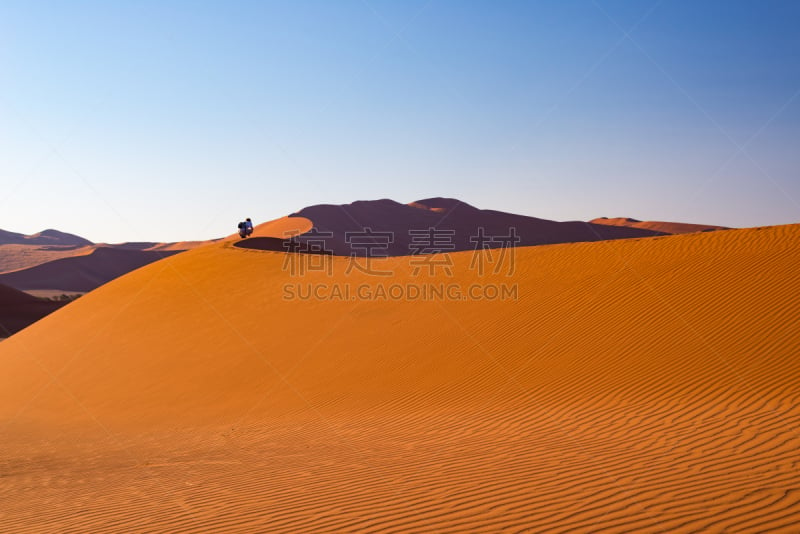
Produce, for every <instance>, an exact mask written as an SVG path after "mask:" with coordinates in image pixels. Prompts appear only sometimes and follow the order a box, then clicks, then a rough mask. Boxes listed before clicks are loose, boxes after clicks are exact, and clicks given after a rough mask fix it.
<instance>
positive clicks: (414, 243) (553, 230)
mask: <svg viewBox="0 0 800 534" xmlns="http://www.w3.org/2000/svg"><path fill="white" fill-rule="evenodd" d="M295 215H296V216H301V217H306V218H308V219H310V220H311V221H313V223H314V230H315V232H314V234H307V235H304V236H300V238H299V240H300V241H301V242H303V243H306V242H309V241H313V242H324V245H325V247H326V248H327V249H328V250H329V251H330V252H331V253H333V254H336V255H340V256H351V255H356V256H370V255H371V256H387V255H388V256H399V255H408V254H427V253H431V252H436V251H437V250H438V251H445V252H446V251H462V250H474V249H475V248H476V242H475V241H474V239H481V238H480V237H479V236H480V234H479V232H481V228H482V229H483V230H482V232H483V236H484V237H483V240H482V244H481V245H478V248H483V246H486V247H498V246H501V244H500V242H501V241H502V239H503V238H504V237H505V236H508V237H511V236H512V235H513V234H512V233H511V232H512V231H511V229H512V228H513V229H514V232H515V234H516V236H517V237H518V240H517V241H516V244H517V245H519V246H527V245H543V244H553V243H574V242H582V241H599V240H606V239H625V238H632V237H649V236H654V235H661V234H660V233H659V232H655V231H652V230H646V229H641V228H627V227H622V226H610V225H599V224H592V223H586V222H582V221H567V222H556V221H549V220H546V219H538V218H535V217H527V216H524V215H515V214H512V213H504V212H501V211H494V210H481V209H478V208H475V207H473V206H470V205H469V204H467V203H465V202H461V201H459V200H456V199H452V198H430V199H424V200H418V201H416V202H412V203H410V204H401V203H399V202H395V201H393V200H389V199H382V200H369V201H358V202H353V203H351V204H345V205H331V204H321V205H317V206H310V207H307V208H304V209H302V210H300V211H298V212H297V213H296V214H295ZM429 228H435V229H436V232H434V234H433V235H432V237H429V236H428V235H427V234H426V231H427V230H428V229H429ZM366 229H369V230H370V231H371V232H373V233H375V234H380V235H374V236H371V235H366V234H364V235H361V236H351V237H350V242H348V235H347V234H348V232H361V233H363V232H365V230H366ZM410 231H411V232H416V235H412V234H411V233H410ZM387 236H388V237H387ZM243 246H247V245H246V244H245V245H243Z"/></svg>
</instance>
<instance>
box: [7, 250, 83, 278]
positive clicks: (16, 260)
mask: <svg viewBox="0 0 800 534" xmlns="http://www.w3.org/2000/svg"><path fill="white" fill-rule="evenodd" d="M95 248H96V247H95V246H94V245H87V246H82V247H74V246H57V245H0V274H2V273H6V272H9V271H19V270H21V269H28V268H30V267H35V266H37V265H41V264H43V263H47V262H49V261H53V260H58V259H61V258H71V257H73V256H84V255H86V254H91V253H92V251H93V250H94V249H95Z"/></svg>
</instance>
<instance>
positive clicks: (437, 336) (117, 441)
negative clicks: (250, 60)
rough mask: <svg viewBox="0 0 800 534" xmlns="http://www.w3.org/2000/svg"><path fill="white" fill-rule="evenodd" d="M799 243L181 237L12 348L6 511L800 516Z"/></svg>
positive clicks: (16, 523)
mask: <svg viewBox="0 0 800 534" xmlns="http://www.w3.org/2000/svg"><path fill="white" fill-rule="evenodd" d="M288 219H292V218H288ZM279 221H281V222H279V223H278V222H273V223H268V224H271V226H268V227H264V228H261V229H260V230H259V231H260V232H262V233H261V234H260V235H261V237H262V238H266V237H276V238H282V237H284V236H283V235H277V234H280V233H282V232H283V231H285V230H286V229H287V227H291V228H292V229H293V230H294V231H298V232H300V231H303V229H304V228H305V229H306V230H307V229H308V228H309V226H308V225H309V224H311V222H310V221H307V222H306V221H286V220H279ZM287 225H288V226H287ZM798 243H800V226H798V225H792V226H781V227H772V228H763V229H746V230H730V231H725V232H706V233H694V234H690V235H679V236H665V237H656V238H646V239H634V240H621V241H603V242H596V243H576V244H560V245H551V246H539V247H522V248H519V249H516V250H515V251H514V254H513V257H511V256H506V257H505V260H503V261H502V262H500V259H499V256H497V255H496V253H497V251H482V252H480V253H477V254H476V253H473V252H471V251H463V252H458V253H454V254H451V255H449V256H443V255H436V256H429V257H427V258H420V257H407V256H406V257H391V258H384V259H375V258H371V259H368V258H347V257H338V256H315V255H302V254H295V255H291V254H287V253H284V252H281V251H267V250H263V251H262V250H255V249H243V248H237V247H236V246H234V243H232V242H230V241H225V242H220V243H216V244H212V245H209V246H205V247H202V248H198V249H196V250H192V251H189V252H186V253H182V254H179V255H175V256H172V257H170V258H167V259H166V260H163V261H160V262H156V263H153V264H150V265H148V266H146V267H143V268H141V269H139V270H137V271H134V272H132V273H129V274H128V275H125V276H123V277H121V278H119V279H117V280H115V281H113V282H111V283H109V284H107V285H105V286H103V287H101V288H99V289H98V290H96V291H94V292H92V293H90V294H88V295H86V296H84V297H81V298H80V299H78V300H77V301H75V302H73V303H71V304H69V305H68V306H67V307H65V308H63V309H62V310H60V311H58V312H56V313H54V314H53V315H50V316H48V317H46V318H45V319H43V320H42V321H40V322H39V323H36V324H35V325H33V326H31V327H30V328H28V329H27V330H25V331H23V332H21V333H20V334H18V335H16V336H14V337H11V338H9V339H7V340H4V341H3V342H2V343H0V425H1V426H0V429H2V430H0V432H2V440H0V475H1V476H0V487H2V488H4V489H5V490H6V491H5V492H4V497H3V507H2V511H1V512H0V514H2V515H0V524H2V525H3V526H4V527H5V529H6V530H9V531H20V532H25V531H30V532H37V531H39V532H41V531H57V530H64V529H67V528H68V527H69V528H74V529H75V530H82V531H102V530H108V529H111V530H114V529H115V525H124V528H125V529H131V530H148V529H154V530H162V531H163V530H170V531H191V530H197V531H202V530H218V531H225V530H230V531H295V532H296V531H309V532H322V531H369V530H371V531H393V530H394V531H429V532H445V531H473V532H474V531H490V532H494V531H500V530H513V531H534V532H550V531H560V532H599V531H608V532H631V531H634V532H655V531H665V532H694V531H730V532H742V531H773V530H774V531H786V532H790V531H792V530H793V529H795V527H796V525H797V523H798V522H799V521H800V506H798V504H799V503H800V494H798V492H796V491H795V488H796V487H798V484H800V473H798V470H797V466H796V463H797V459H798V454H797V451H798V447H799V446H800V438H799V437H798V435H797V433H796V431H795V429H796V428H797V426H798V423H800V407H798V404H797V402H796V399H797V396H798V393H800V359H798V358H797V355H798V354H800V329H799V328H797V318H798V317H800V299H797V298H796V296H797V294H798V291H800V270H798V269H797V262H798V260H799V259H800V245H798ZM493 254H494V255H493ZM354 261H356V262H361V263H358V264H357V265H354V264H353V262H354ZM415 262H416V263H415ZM426 262H427V263H426ZM498 262H500V263H499V267H500V268H497V267H498ZM431 263H433V267H432V268H430V266H431ZM479 265H481V266H482V267H479ZM439 286H443V287H445V288H451V289H449V290H446V291H444V292H443V293H442V294H441V295H438V296H436V295H434V296H433V297H432V298H430V299H424V298H421V297H419V296H418V297H416V298H412V297H411V293H412V292H413V291H428V290H430V288H431V287H439ZM346 287H350V288H351V291H355V292H356V293H354V294H349V293H347V292H346V290H345V288H346ZM393 287H394V288H395V289H392V288H393ZM502 287H507V288H515V289H514V291H509V292H507V293H506V294H505V296H504V297H503V298H490V291H491V288H495V289H498V291H499V288H502ZM356 288H361V289H360V290H358V289H356ZM397 288H399V289H397ZM470 288H472V289H470ZM475 288H477V289H475ZM359 291H360V292H359ZM393 291H394V292H395V293H392V292H393ZM470 291H473V292H472V293H470ZM352 296H355V298H350V297H352ZM465 297H466V298H465Z"/></svg>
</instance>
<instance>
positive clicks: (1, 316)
mask: <svg viewBox="0 0 800 534" xmlns="http://www.w3.org/2000/svg"><path fill="white" fill-rule="evenodd" d="M64 304H65V303H63V302H53V301H44V300H41V299H37V298H34V297H32V296H30V295H27V294H25V293H23V292H22V291H18V290H16V289H14V288H11V287H8V286H4V285H0V338H6V337H8V336H10V335H12V334H14V333H16V332H18V331H20V330H22V329H23V328H25V327H26V326H28V325H30V324H33V323H34V322H36V321H38V320H39V319H41V318H42V317H44V316H45V315H48V314H50V313H52V312H54V311H55V310H57V309H58V308H60V307H62V306H63V305H64ZM1 523H2V519H1V518H0V524H1Z"/></svg>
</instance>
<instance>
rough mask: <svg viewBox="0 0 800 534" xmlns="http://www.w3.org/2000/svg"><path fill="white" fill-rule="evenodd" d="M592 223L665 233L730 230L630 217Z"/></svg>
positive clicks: (593, 221) (707, 225) (706, 225)
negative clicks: (640, 219)
mask: <svg viewBox="0 0 800 534" xmlns="http://www.w3.org/2000/svg"><path fill="white" fill-rule="evenodd" d="M589 222H591V223H592V224H604V225H608V226H625V227H628V228H641V229H644V230H653V231H655V232H661V233H664V234H691V233H694V232H710V231H712V230H729V228H727V227H725V226H713V225H710V224H691V223H679V222H666V221H639V220H636V219H631V218H629V217H613V218H610V219H609V218H608V217H600V218H599V219H593V220H591V221H589Z"/></svg>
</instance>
